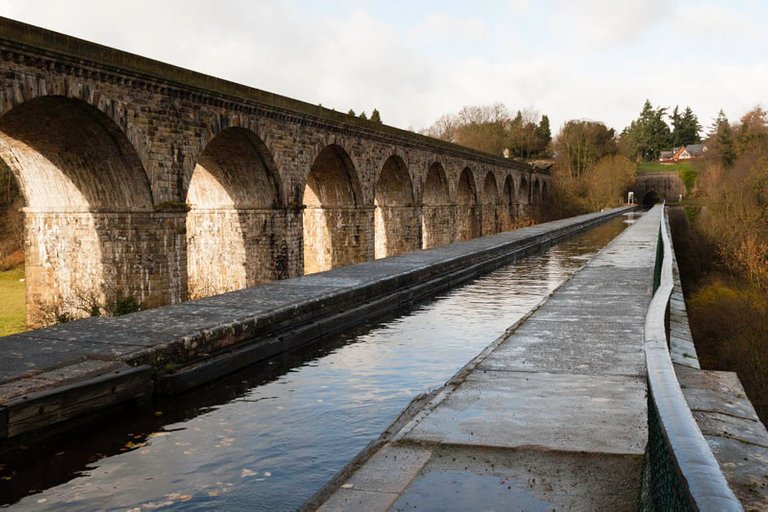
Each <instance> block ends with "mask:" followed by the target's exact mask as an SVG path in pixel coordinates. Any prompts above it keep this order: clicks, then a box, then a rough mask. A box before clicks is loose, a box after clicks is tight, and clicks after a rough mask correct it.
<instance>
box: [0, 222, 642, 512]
mask: <svg viewBox="0 0 768 512" xmlns="http://www.w3.org/2000/svg"><path fill="white" fill-rule="evenodd" d="M631 222H632V216H625V217H620V218H617V219H614V220H612V221H609V222H608V223H605V224H602V225H600V226H598V227H597V228H594V229H592V230H590V231H587V232H585V233H582V234H579V235H576V236H574V237H572V238H571V239H569V240H566V241H564V242H561V243H560V244H559V245H556V246H554V247H550V248H548V249H544V250H543V251H542V252H541V253H539V254H536V255H532V256H529V257H526V258H523V259H521V260H518V261H516V262H514V263H512V264H510V265H508V266H507V267H504V268H501V269H499V270H497V271H494V272H492V273H490V274H488V275H486V276H483V277H480V278H478V279H475V280H473V281H471V282H469V283H466V284H464V285H461V286H459V287H456V288H454V289H452V290H449V291H447V292H445V293H442V294H441V295H439V296H437V297H434V298H432V299H430V300H428V301H425V302H422V303H419V304H417V305H414V306H413V307H411V308H408V309H406V310H402V311H398V312H395V313H393V314H392V315H390V316H389V317H387V318H385V319H378V320H377V321H376V322H372V323H370V324H368V325H362V326H360V327H358V328H356V329H354V330H352V331H350V332H348V333H346V334H344V335H342V336H338V337H335V338H333V339H329V340H327V341H324V342H322V343H321V344H315V345H312V346H309V347H305V348H304V349H301V350H299V351H294V352H289V353H286V354H283V355H280V356H278V357H275V358H272V359H270V360H267V361H264V362H262V363H259V364H256V365H253V366H251V367H249V368H247V369H245V370H242V371H240V372H238V373H235V374H232V375H229V376H227V377H225V378H223V379H220V380H218V381H216V382H215V383H211V384H209V385H206V386H202V387H200V388H197V389H195V390H192V391H190V392H188V393H186V394H183V395H177V396H174V397H172V398H166V399H157V400H156V401H155V402H154V403H153V404H151V406H148V407H145V408H142V409H135V410H131V411H124V412H121V413H115V414H113V415H110V417H108V418H104V419H101V420H98V421H93V422H91V423H89V424H88V425H86V426H84V428H81V429H80V431H79V433H76V434H73V435H72V434H70V435H68V436H67V437H59V438H58V439H51V440H50V441H48V442H46V443H42V444H35V445H34V446H32V445H30V446H28V447H27V448H26V449H23V450H19V451H17V452H15V453H12V454H9V455H8V456H6V457H4V459H3V462H0V504H6V505H7V504H11V503H13V504H14V505H12V508H13V509H14V510H78V511H79V510H85V509H87V510H94V509H115V508H120V509H132V508H133V509H134V510H143V509H151V508H162V509H163V510H172V509H178V510H182V509H183V510H210V509H212V508H214V509H217V510H244V509H249V510H256V509H270V510H276V509H279V510H291V509H295V508H297V507H299V506H300V505H301V504H302V503H303V502H304V501H305V500H306V499H307V498H309V497H310V496H311V495H312V494H313V493H314V492H315V491H316V490H317V489H319V488H320V487H321V486H322V485H323V484H324V483H325V482H326V481H328V480H329V479H330V478H331V477H332V476H333V475H334V474H335V473H336V472H337V471H338V470H339V469H341V468H342V467H343V466H344V465H345V464H346V463H347V462H348V461H349V460H350V459H351V458H352V457H354V455H356V454H357V452H358V451H359V450H360V449H362V448H363V447H364V446H365V445H366V444H367V443H368V442H370V441H371V440H373V439H375V438H376V437H377V436H378V435H379V433H380V432H381V431H382V430H383V429H384V428H385V427H386V426H387V425H388V424H389V423H390V422H391V421H392V420H393V419H394V418H395V417H396V416H397V415H398V414H399V412H400V411H401V410H402V409H403V407H405V406H406V405H407V404H408V402H409V401H410V400H411V399H412V398H413V397H414V396H416V395H418V394H419V393H423V392H425V391H428V390H429V389H434V388H435V387H438V386H440V385H441V384H442V383H443V382H445V380H446V379H448V378H449V377H450V376H451V375H453V374H454V373H455V372H456V371H458V370H459V369H460V368H461V367H462V366H463V365H464V364H465V363H466V362H467V361H469V360H470V359H471V358H472V357H474V356H475V355H476V354H477V353H479V352H480V351H481V350H483V349H484V348H485V347H486V346H487V345H488V344H489V343H491V342H492V341H493V340H494V339H495V338H496V337H498V336H499V335H501V334H502V333H503V332H504V330H505V329H506V328H507V327H508V326H509V325H511V324H513V323H514V322H515V321H517V320H518V319H519V318H521V317H522V316H523V315H525V314H526V313H527V312H528V311H530V309H531V308H532V307H534V306H535V305H536V304H537V303H538V302H539V301H541V299H542V298H543V297H546V296H547V295H548V294H549V293H551V291H552V290H554V288H556V287H557V286H558V285H559V284H560V283H562V282H563V281H564V280H566V279H567V278H568V277H569V276H570V275H572V274H573V272H575V271H576V270H577V269H578V268H579V267H581V266H582V265H583V264H584V263H586V262H587V261H588V260H589V259H591V257H592V256H593V255H594V253H595V252H597V250H599V249H600V248H601V247H603V246H604V245H605V244H606V243H608V242H609V241H610V240H611V239H613V238H614V237H615V236H616V235H618V234H619V233H620V232H621V231H622V230H623V229H624V228H625V227H626V226H627V225H628V224H629V223H631Z"/></svg>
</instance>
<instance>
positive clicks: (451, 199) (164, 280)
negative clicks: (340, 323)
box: [0, 20, 549, 325]
mask: <svg viewBox="0 0 768 512" xmlns="http://www.w3.org/2000/svg"><path fill="white" fill-rule="evenodd" d="M9 23H11V22H9V20H2V21H0V25H2V28H3V31H2V32H0V33H2V34H3V35H2V36H0V71H2V73H0V125H2V122H3V119H4V118H5V116H7V115H9V114H11V113H13V112H14V111H15V109H18V108H19V107H21V106H23V105H26V104H28V103H29V102H30V101H32V100H35V99H36V98H63V99H66V100H67V101H68V102H69V104H68V106H67V109H70V110H71V109H72V108H75V109H82V110H83V111H87V112H88V116H90V117H89V119H91V121H88V123H89V124H88V127H89V128H88V130H91V131H93V133H94V134H96V132H97V131H98V130H100V129H103V130H104V132H103V133H104V134H108V137H107V136H106V135H104V136H102V139H104V140H107V139H109V138H110V137H111V138H113V139H115V137H116V139H115V140H117V139H119V141H118V142H119V143H118V145H117V146H115V148H112V149H109V155H111V156H109V161H110V162H112V163H111V164H110V166H109V168H112V167H115V166H123V167H124V168H125V169H128V170H129V171H130V172H129V171H125V172H124V173H123V175H121V176H122V177H121V178H120V179H119V180H113V181H114V182H115V185H114V186H115V187H116V188H114V192H110V190H105V191H104V193H103V194H102V193H101V192H100V191H99V190H100V189H99V187H102V181H100V179H99V174H98V173H99V172H111V171H109V168H104V169H105V170H103V171H101V170H100V169H101V168H100V167H99V153H98V151H99V147H100V146H98V145H93V144H91V145H90V146H88V145H87V144H84V145H83V147H84V148H85V149H84V150H83V154H84V155H86V156H88V159H89V161H91V162H94V168H93V169H92V170H91V171H90V174H88V175H82V176H80V177H81V178H82V180H84V181H83V183H85V182H88V183H90V185H88V187H91V188H93V190H88V191H86V192H88V193H89V194H91V195H94V194H95V195H97V196H98V197H103V198H105V199H104V200H103V201H102V202H103V203H109V202H110V201H109V199H108V198H109V197H112V196H114V194H116V193H117V191H118V190H119V187H118V185H117V184H118V183H130V185H129V186H130V187H134V188H135V190H136V191H137V192H136V194H139V192H141V194H143V195H140V197H142V198H145V197H146V198H148V199H146V200H145V199H142V201H144V202H143V203H142V204H141V208H139V210H141V211H133V210H131V209H130V208H128V209H127V210H126V211H125V212H122V213H120V212H112V213H105V212H103V211H102V210H103V205H96V206H95V203H93V204H91V203H92V202H91V203H89V202H88V201H82V202H81V203H78V204H76V205H74V206H73V207H72V208H70V209H69V210H66V209H58V210H56V208H54V209H53V210H56V211H53V210H51V209H50V208H46V205H47V204H49V203H50V204H54V203H55V196H56V194H57V193H59V194H60V192H57V190H58V189H57V186H56V184H55V183H54V182H50V183H52V185H51V187H49V188H48V189H45V190H46V192H45V194H43V193H37V194H35V193H34V192H33V189H35V188H36V187H33V186H32V183H33V181H34V180H31V178H30V177H34V178H35V179H38V180H39V179H43V180H45V179H46V178H45V176H44V175H43V176H42V177H40V176H38V175H35V174H34V172H33V170H32V167H33V166H32V164H30V163H29V162H33V161H34V160H35V158H37V157H36V156H35V154H34V152H35V147H34V144H33V145H28V149H29V152H30V154H29V155H28V156H29V158H28V159H27V160H25V162H26V163H25V162H22V164H20V165H17V166H16V167H15V168H13V167H12V171H13V172H14V174H15V176H16V178H17V179H18V180H19V182H20V183H21V185H22V186H21V188H22V192H23V193H24V194H25V198H26V201H27V206H30V201H32V202H33V203H34V204H33V205H32V206H34V208H32V209H31V210H30V211H29V212H28V213H27V214H26V215H25V224H26V227H25V231H26V233H27V242H26V258H27V274H28V278H27V302H28V310H29V314H28V317H29V321H30V324H32V325H38V324H40V323H42V322H43V320H42V319H43V317H44V316H45V315H44V313H46V312H48V311H49V310H56V309H57V308H59V309H61V308H62V307H63V308H64V309H67V308H69V310H70V311H71V310H72V308H71V307H70V306H68V305H66V304H69V303H70V302H72V300H74V299H73V297H75V296H76V295H78V294H80V288H85V289H87V290H96V293H97V294H101V296H102V298H103V297H105V296H106V295H107V294H109V293H113V291H114V290H117V291H118V292H120V293H125V294H131V295H134V296H135V297H136V298H137V300H139V301H141V302H142V303H143V304H144V305H145V306H147V307H150V306H157V305H161V304H168V303H174V302H178V301H182V300H186V299H187V298H189V297H196V296H202V295H206V294H209V293H218V292H221V291H225V290H230V289H236V288H239V287H242V286H250V285H253V284H257V283H260V282H264V281H268V280H271V279H282V278H285V277H290V276H294V275H300V274H302V273H304V272H305V271H308V272H311V271H316V270H323V269H326V268H332V267H335V266H340V265H346V264H350V263H355V262H360V261H366V260H369V259H372V258H374V256H375V255H376V247H377V245H376V228H375V226H376V221H375V213H374V212H375V208H376V205H375V198H376V188H377V183H378V180H379V177H380V175H381V173H382V169H384V168H385V165H388V164H387V162H388V161H391V159H392V157H393V156H396V157H397V161H398V166H399V171H398V172H400V173H402V172H405V173H406V174H407V177H408V179H409V181H410V187H411V189H412V198H411V199H410V201H412V203H413V204H407V203H406V204H399V203H397V204H382V205H381V207H380V208H379V216H380V217H381V218H382V219H386V221H387V222H386V223H385V224H386V225H387V226H388V227H387V228H386V229H387V230H388V232H387V233H386V238H387V242H386V248H385V249H381V250H382V251H386V253H387V254H397V253H401V252H405V251H410V250H415V249H418V248H420V247H433V246H438V245H444V244H446V243H450V242H452V241H454V240H463V239H468V238H473V237H476V236H480V235H481V233H483V232H485V233H491V232H496V231H497V230H498V229H500V228H501V229H504V227H505V226H509V225H510V222H508V221H505V220H504V219H505V218H506V217H507V216H506V215H505V211H504V210H505V209H506V207H505V206H503V205H498V204H496V203H494V204H487V205H481V204H479V202H478V199H477V194H476V193H475V195H474V198H473V199H471V200H469V202H467V201H468V200H467V199H466V198H463V197H462V198H461V199H460V200H459V199H457V187H458V183H459V177H460V175H461V173H462V172H463V171H464V170H466V169H469V170H470V171H471V175H472V180H473V183H471V188H472V189H473V190H474V191H478V190H482V187H483V183H482V182H481V181H480V178H479V177H480V176H483V177H486V176H487V175H488V173H489V172H490V173H493V175H494V179H495V181H496V183H504V182H505V179H506V178H507V177H511V178H512V179H513V180H514V181H515V183H516V187H515V190H519V187H520V182H521V179H522V177H523V176H527V177H528V179H527V183H531V182H532V179H531V177H532V176H533V175H537V173H535V172H534V170H533V169H531V168H529V167H527V166H525V165H523V164H519V163H516V162H511V161H506V160H503V159H500V158H496V157H493V156H490V155H484V154H481V153H477V152H474V151H471V150H468V149H465V148H461V147H458V146H454V145H450V144H446V143H444V142H440V141H433V140H431V139H427V138H425V137H422V136H419V135H415V134H410V133H408V132H403V131H400V130H396V129H394V128H391V127H386V126H382V125H376V124H373V123H367V122H364V121H361V120H359V119H356V118H351V117H349V116H345V115H342V114H339V113H336V112H331V111H329V110H327V109H322V108H319V107H315V106H312V105H307V104H304V103H301V102H298V101H296V100H291V99H289V98H282V97H278V96H273V95H269V94H268V93H264V92H262V91H258V90H254V89H249V88H246V87H243V86H238V85H237V84H231V83H228V82H223V81H218V80H216V79H213V78H211V77H205V76H203V75H198V74H195V73H193V72H189V71H186V70H180V69H179V68H173V67H172V66H167V65H164V64H161V63H156V62H154V61H147V60H146V59H141V58H139V57H135V56H130V55H127V54H122V53H121V52H117V51H115V50H110V49H105V48H103V47H98V46H97V45H91V44H90V43H85V42H82V41H77V40H73V41H70V40H68V39H66V38H65V37H64V36H57V37H56V38H53V37H51V38H50V40H49V39H47V36H46V32H45V31H40V34H37V33H35V34H37V35H35V37H36V38H37V39H35V38H33V39H34V41H35V43H34V44H38V41H45V45H50V46H45V47H44V48H43V49H41V48H39V47H36V46H34V45H29V44H27V43H26V42H24V41H22V42H19V40H11V39H7V38H8V37H10V35H13V36H14V37H19V38H21V39H23V37H22V36H20V35H18V34H21V32H19V30H17V28H15V26H13V24H12V23H11V24H10V25H9ZM6 25H7V26H6ZM9 34H10V35H9ZM22 35H23V34H22ZM39 44H43V43H39ZM57 45H58V46H57ZM75 50H77V52H79V53H77V54H76V55H73V54H71V53H67V52H72V51H75ZM57 52H59V53H57ZM80 52H81V53H80ZM50 103H51V105H54V104H56V105H58V104H59V103H60V102H59V100H56V101H53V100H52V101H51V102H50ZM40 105H41V106H39V108H44V107H46V105H45V104H40ZM46 108H47V107H46ZM89 109H90V110H89ZM91 110H92V111H93V114H92V113H90V111H91ZM16 112H20V110H16ZM96 113H98V115H96ZM8 119H10V118H8ZM50 119H51V120H50V123H55V122H57V119H58V118H57V117H56V115H55V114H54V113H51V115H50ZM99 127H101V128H99ZM231 128H238V129H241V130H242V133H247V134H248V135H247V137H246V138H248V140H250V143H251V144H253V147H254V148H256V149H257V153H258V155H259V159H260V160H259V162H261V163H260V164H259V168H260V171H259V172H262V171H264V172H266V171H268V174H269V175H270V176H272V175H273V176H274V177H275V180H276V182H275V183H274V187H275V190H276V192H275V194H274V197H272V196H270V197H272V200H273V202H274V204H273V205H271V206H272V208H273V209H274V211H271V210H270V211H267V210H266V209H265V206H264V205H262V204H260V205H259V206H258V207H255V206H254V205H249V204H242V205H238V204H234V203H233V205H231V206H226V205H224V206H222V205H217V206H216V207H215V208H206V207H205V205H200V207H198V208H197V209H193V210H190V212H189V213H187V206H186V205H187V203H188V201H189V197H188V195H189V194H188V193H189V187H190V183H191V182H192V178H193V175H194V172H195V169H196V166H198V164H199V163H200V162H201V161H202V160H204V157H203V155H204V153H205V152H206V148H207V147H208V146H209V143H211V141H213V140H214V139H215V138H216V136H217V135H219V134H221V133H222V132H225V131H226V130H228V129H231ZM69 132H71V133H74V134H78V133H82V136H83V137H89V136H90V135H89V133H90V132H88V131H85V132H83V131H82V130H79V131H78V130H69ZM97 135H98V134H97ZM37 136H44V134H43V135H40V134H38V135H37ZM72 136H74V135H72ZM94 140H95V139H94ZM98 140H101V139H98ZM230 142H231V141H230ZM15 143H16V141H15V139H13V137H11V136H9V135H8V134H4V133H2V131H1V130H0V157H2V158H3V159H4V161H6V163H7V160H6V159H7V158H10V157H8V154H9V153H8V152H5V153H4V152H3V151H2V150H3V148H4V147H6V148H7V147H11V146H13V144H15ZM329 147H333V148H336V149H335V150H334V151H335V152H336V153H337V155H338V158H339V159H340V160H343V161H344V165H345V169H346V170H347V171H348V175H349V179H350V190H352V192H353V195H354V198H353V202H352V203H349V204H346V205H341V204H330V203H329V204H326V205H325V206H322V207H314V206H307V205H305V197H304V195H305V189H306V185H307V180H308V176H309V175H310V172H311V170H312V169H313V166H314V165H315V164H316V163H317V159H318V158H319V156H320V155H321V154H322V153H323V151H324V150H326V149H327V148H329ZM66 148H67V144H65V143H60V144H58V145H55V147H52V148H50V149H49V150H48V153H50V154H52V155H54V156H55V157H56V158H57V159H58V160H56V159H54V160H55V162H59V163H58V164H57V165H59V164H60V165H59V167H62V166H63V167H62V168H64V167H66V165H67V158H68V157H67V151H66ZM86 150H87V151H86ZM105 151H107V149H105ZM249 151H251V150H246V149H243V150H239V149H238V150H236V151H235V150H232V151H230V150H229V149H227V150H226V151H223V150H222V151H218V152H217V151H209V152H208V153H205V155H206V158H212V159H214V160H215V161H217V162H218V163H219V164H221V165H219V166H218V167H217V170H216V171H215V172H212V173H211V176H212V177H213V179H214V180H217V181H219V182H227V183H222V186H223V187H224V188H227V186H229V187H230V190H231V189H237V186H238V185H237V184H238V183H241V181H238V180H231V181H229V182H228V179H227V175H226V173H227V172H235V171H234V170H232V169H237V171H236V172H238V173H240V174H243V173H245V175H247V173H248V172H250V171H249V170H248V169H249V168H248V161H249V160H248V158H251V159H253V158H254V157H252V156H248V155H250V153H248V152H249ZM235 153H238V155H237V157H238V159H239V160H238V162H239V163H238V165H230V164H231V162H226V161H225V160H226V159H227V155H228V154H232V155H233V158H234V154H235ZM211 155H212V156H211ZM222 160H224V161H222ZM436 164H439V165H440V167H441V169H442V172H443V174H444V180H445V182H446V183H445V186H447V193H446V194H445V196H440V198H438V199H436V200H435V201H437V202H436V203H434V202H433V204H428V205H424V203H423V199H424V194H425V192H426V191H425V182H426V179H427V175H428V172H429V170H430V168H432V167H433V166H434V165H436ZM73 169H74V167H73ZM227 169H230V170H227ZM64 170H65V171H66V169H64ZM46 172H47V171H46ZM66 172H69V173H70V175H72V172H75V171H66ZM121 172H122V171H121ZM222 173H224V174H222ZM38 174H40V173H38ZM139 175H141V176H139ZM399 176H400V177H402V174H400V175H399ZM539 179H540V181H542V180H548V179H549V177H548V176H545V175H540V178H539ZM134 182H136V184H135V185H134V184H133V183H134ZM138 182H142V183H138ZM46 183H47V182H46ZM62 183H63V181H62ZM103 183H109V180H107V181H106V182H103ZM258 183H262V185H263V180H262V181H259V182H258ZM258 183H257V184H256V185H254V186H257V187H258V186H262V185H259V184H258ZM25 184H26V188H25ZM78 186H81V187H82V186H84V185H82V184H81V185H78ZM104 186H106V185H104ZM141 187H146V189H147V190H146V192H143V191H142V190H144V189H142V188H141ZM86 188H87V187H86ZM37 189H39V187H37ZM76 192H77V190H76ZM527 193H528V192H527V191H520V194H527ZM46 194H48V195H47V196H46ZM99 194H101V195H99ZM86 195H87V194H86ZM118 195H119V194H118ZM120 197H122V196H120ZM136 197H139V195H136ZM121 201H123V203H125V204H126V205H129V206H130V204H131V202H132V201H134V202H135V201H136V200H134V199H132V196H126V197H125V198H122V199H121ZM147 201H148V203H147ZM457 203H460V204H457ZM117 206H120V205H117ZM47 210H51V211H47ZM311 219H314V220H315V221H316V222H315V223H314V224H313V223H312V222H310V221H309V220H311ZM214 221H215V222H214ZM308 223H309V225H310V227H311V228H312V229H310V230H309V237H310V238H311V239H310V240H305V238H306V236H305V232H306V225H307V224H308ZM379 238H381V236H380V237H379ZM222 248H223V250H222ZM307 248H308V249H307ZM306 250H309V251H310V252H311V251H314V252H315V253H317V254H318V255H321V257H320V259H319V260H318V261H321V262H322V263H319V264H317V265H316V268H305V254H304V253H305V251H306Z"/></svg>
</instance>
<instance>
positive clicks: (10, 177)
mask: <svg viewBox="0 0 768 512" xmlns="http://www.w3.org/2000/svg"><path fill="white" fill-rule="evenodd" d="M24 206H25V202H24V197H23V196H22V195H21V189H20V188H19V183H18V180H17V179H16V177H15V176H14V174H13V173H12V172H11V169H10V168H9V167H8V166H7V165H5V163H4V162H3V160H0V281H2V283H3V291H2V293H0V336H6V335H9V334H14V333H17V332H21V331H24V330H26V329H25V328H26V291H25V287H24V214H23V208H24Z"/></svg>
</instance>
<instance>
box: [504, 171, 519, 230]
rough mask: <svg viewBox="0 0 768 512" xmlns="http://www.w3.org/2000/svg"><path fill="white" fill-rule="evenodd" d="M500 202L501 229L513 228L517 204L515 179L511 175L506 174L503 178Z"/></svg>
mask: <svg viewBox="0 0 768 512" xmlns="http://www.w3.org/2000/svg"><path fill="white" fill-rule="evenodd" d="M501 203H502V207H501V230H502V231H509V230H510V229H513V228H514V224H515V218H516V217H517V212H516V211H515V209H516V204H517V196H516V191H515V180H514V179H513V178H512V176H511V175H507V177H506V178H505V179H504V188H503V190H502V193H501Z"/></svg>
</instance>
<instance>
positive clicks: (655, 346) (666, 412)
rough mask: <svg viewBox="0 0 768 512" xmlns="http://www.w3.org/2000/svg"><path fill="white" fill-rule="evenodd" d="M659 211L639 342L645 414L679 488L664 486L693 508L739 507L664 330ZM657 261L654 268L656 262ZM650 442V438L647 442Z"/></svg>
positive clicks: (664, 243) (665, 259)
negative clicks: (657, 250) (654, 281)
mask: <svg viewBox="0 0 768 512" xmlns="http://www.w3.org/2000/svg"><path fill="white" fill-rule="evenodd" d="M660 212H661V215H660V223H659V224H660V226H659V242H658V243H660V244H661V247H662V249H663V251H662V261H661V276H660V280H659V282H658V288H657V289H656V290H655V293H654V295H653V299H652V300H651V304H650V306H649V308H648V314H647V316H646V319H645V337H644V340H645V356H646V365H647V370H648V386H649V416H650V415H652V414H656V415H657V419H658V424H659V427H660V432H661V436H662V438H663V442H664V444H665V449H666V450H668V452H669V454H670V455H671V460H672V462H673V466H674V472H675V473H676V477H677V478H676V480H677V482H675V483H676V484H677V485H679V486H681V487H682V488H676V487H677V486H676V485H674V484H671V485H670V484H667V485H666V488H668V489H670V488H671V489H675V488H676V492H677V493H682V495H683V496H684V497H687V501H688V503H687V505H688V506H689V507H690V508H691V509H692V510H702V511H710V510H711V511H742V510H744V509H743V507H742V505H741V503H740V502H739V500H738V499H737V498H736V496H735V495H734V494H733V491H732V490H731V488H730V487H729V486H728V482H727V481H726V479H725V477H724V476H723V473H722V471H721V470H720V465H719V464H718V462H717V460H716V459H715V457H714V455H713V454H712V450H711V449H710V448H709V445H708V444H707V441H706V440H705V439H704V436H703V435H702V433H701V430H699V427H698V425H697V424H696V420H695V419H694V418H693V414H692V413H691V410H690V409H689V407H688V404H687V402H686V401H685V397H684V396H683V392H682V390H681V389H680V384H679V383H678V381H677V376H676V374H675V370H674V367H673V366H672V360H671V358H670V355H669V348H668V342H667V333H666V328H665V316H666V311H667V307H668V304H669V299H670V296H671V294H672V288H673V286H674V284H673V280H672V244H671V242H670V239H669V233H668V232H667V227H666V223H665V222H664V212H665V206H663V205H662V206H661V208H660ZM649 214H651V212H649ZM656 264H657V266H658V265H659V262H658V261H657V262H656ZM655 419H656V418H654V420H655ZM650 421H651V418H649V422H650ZM652 441H653V440H649V444H650V443H651V442H652ZM650 471H651V473H653V471H654V468H653V467H651V468H650ZM653 478H654V477H653V475H651V479H653ZM652 487H654V486H653V485H652ZM657 488H658V487H657Z"/></svg>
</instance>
